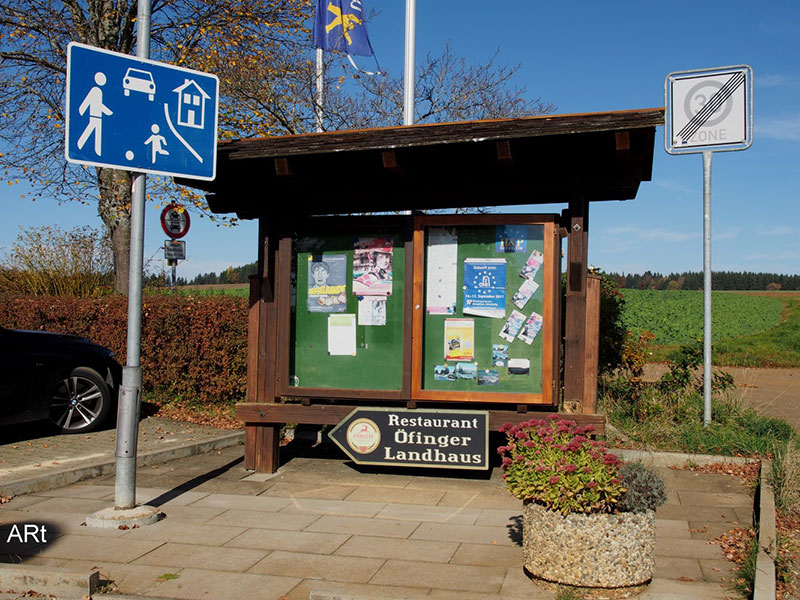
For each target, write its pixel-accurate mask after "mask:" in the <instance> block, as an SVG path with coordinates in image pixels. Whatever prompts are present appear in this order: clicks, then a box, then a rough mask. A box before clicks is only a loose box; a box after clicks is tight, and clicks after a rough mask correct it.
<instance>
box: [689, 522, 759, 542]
mask: <svg viewBox="0 0 800 600" xmlns="http://www.w3.org/2000/svg"><path fill="white" fill-rule="evenodd" d="M749 526H750V525H749V524H742V523H738V522H737V523H733V522H728V523H709V522H708V521H706V522H700V521H689V534H690V535H691V536H692V539H695V540H714V539H716V538H718V537H719V536H721V535H722V534H723V533H727V531H728V530H730V529H734V528H739V527H749Z"/></svg>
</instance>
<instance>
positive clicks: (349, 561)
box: [249, 550, 408, 585]
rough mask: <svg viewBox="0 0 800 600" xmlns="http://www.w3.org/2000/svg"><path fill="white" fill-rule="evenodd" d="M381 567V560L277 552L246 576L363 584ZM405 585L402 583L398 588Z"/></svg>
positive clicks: (260, 562)
mask: <svg viewBox="0 0 800 600" xmlns="http://www.w3.org/2000/svg"><path fill="white" fill-rule="evenodd" d="M383 563H384V561H383V560H381V559H377V558H362V557H352V556H326V555H322V554H314V555H310V554H299V553H296V552H283V551H277V550H276V551H275V552H272V553H270V554H269V556H267V557H266V558H264V559H263V560H261V561H259V562H258V563H257V564H255V565H254V566H252V567H251V568H250V570H249V572H250V573H261V574H266V575H272V574H275V575H278V574H279V575H286V576H289V577H301V578H310V579H324V580H326V581H346V582H351V583H366V582H367V581H369V580H370V578H371V577H372V576H373V575H374V574H375V572H376V571H377V570H378V569H379V568H380V567H381V565H383ZM407 583H408V582H403V583H399V584H398V585H404V584H407Z"/></svg>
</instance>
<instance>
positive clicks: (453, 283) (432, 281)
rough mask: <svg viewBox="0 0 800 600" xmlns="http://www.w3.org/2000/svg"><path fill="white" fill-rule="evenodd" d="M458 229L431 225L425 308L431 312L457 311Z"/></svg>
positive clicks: (429, 230) (433, 313) (438, 313)
mask: <svg viewBox="0 0 800 600" xmlns="http://www.w3.org/2000/svg"><path fill="white" fill-rule="evenodd" d="M457 263H458V233H457V231H456V230H455V229H453V228H450V227H431V228H429V229H428V271H427V273H426V274H425V298H426V301H425V304H426V306H425V310H426V311H427V312H428V314H429V315H454V314H455V312H456V298H457V297H458V267H457Z"/></svg>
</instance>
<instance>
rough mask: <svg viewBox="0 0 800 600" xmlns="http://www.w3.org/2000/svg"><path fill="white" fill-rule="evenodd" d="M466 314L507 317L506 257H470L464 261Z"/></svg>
mask: <svg viewBox="0 0 800 600" xmlns="http://www.w3.org/2000/svg"><path fill="white" fill-rule="evenodd" d="M464 314H465V315H476V316H478V317H489V318H492V319H503V318H505V316H506V259H505V258H468V259H466V260H465V261H464Z"/></svg>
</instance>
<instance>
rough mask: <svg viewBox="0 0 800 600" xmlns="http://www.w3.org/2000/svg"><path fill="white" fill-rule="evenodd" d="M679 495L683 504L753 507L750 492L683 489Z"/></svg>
mask: <svg viewBox="0 0 800 600" xmlns="http://www.w3.org/2000/svg"><path fill="white" fill-rule="evenodd" d="M678 495H679V496H680V498H681V504H694V505H698V506H702V505H709V506H736V507H742V508H752V507H753V498H752V497H751V496H750V495H749V494H737V493H734V492H698V491H690V490H681V491H679V492H678Z"/></svg>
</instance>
